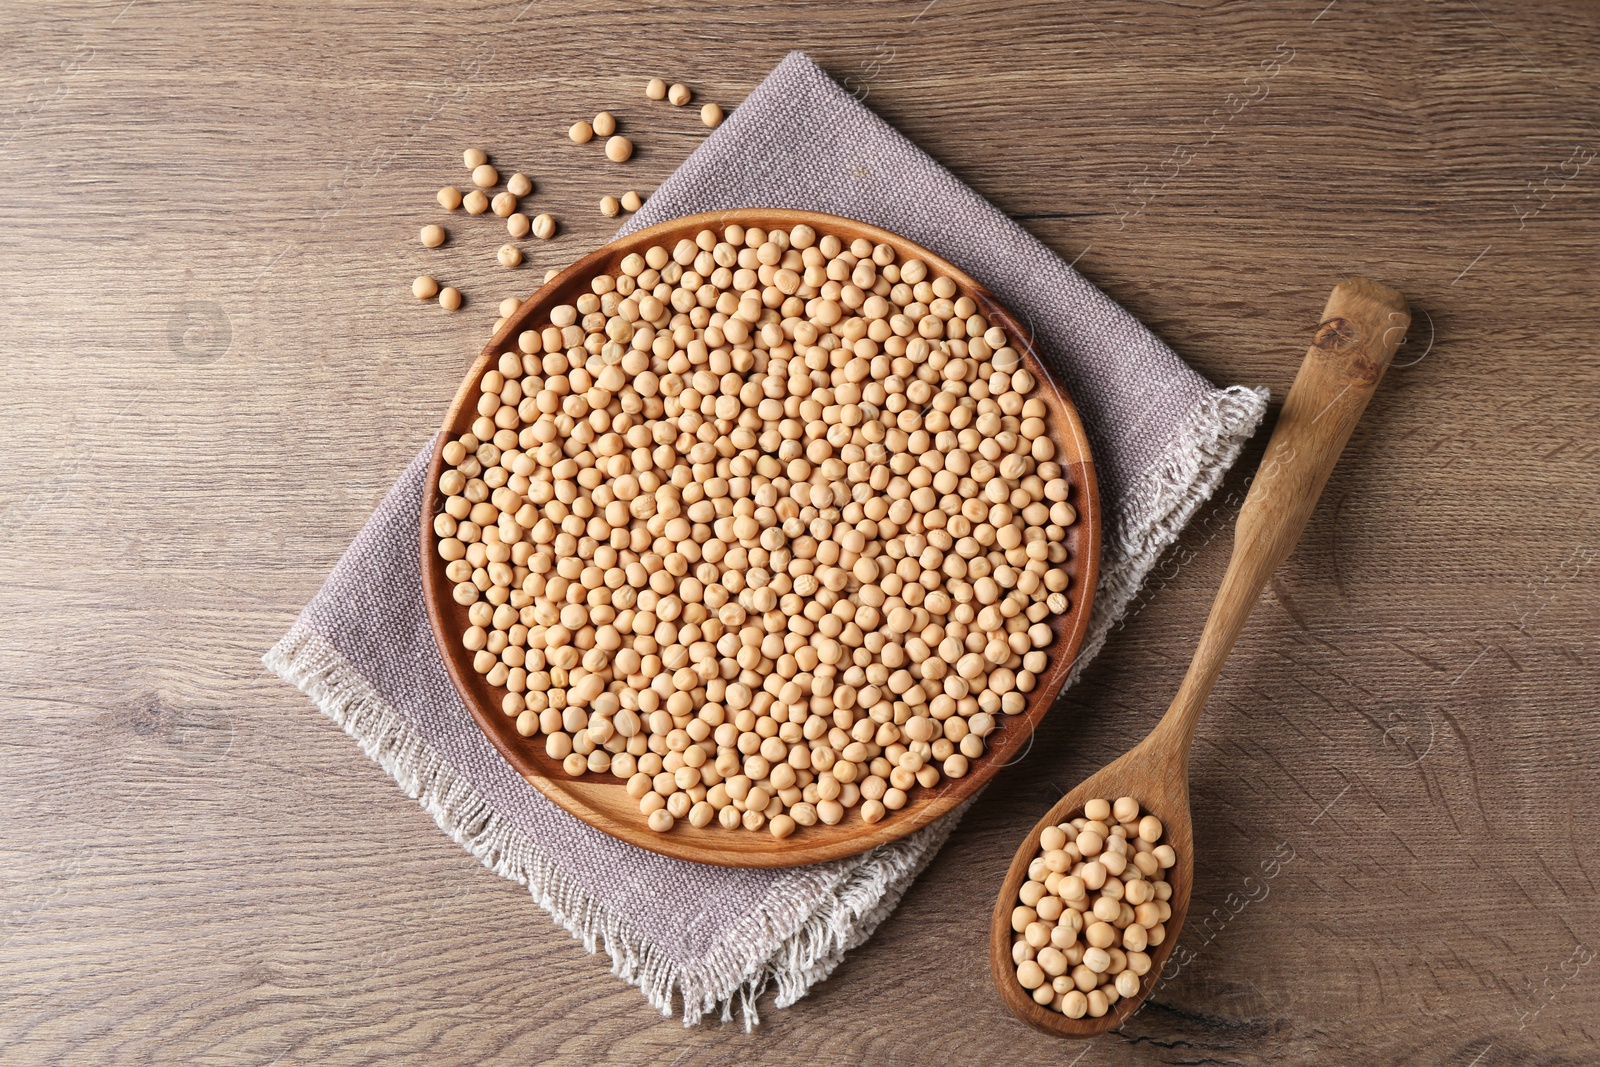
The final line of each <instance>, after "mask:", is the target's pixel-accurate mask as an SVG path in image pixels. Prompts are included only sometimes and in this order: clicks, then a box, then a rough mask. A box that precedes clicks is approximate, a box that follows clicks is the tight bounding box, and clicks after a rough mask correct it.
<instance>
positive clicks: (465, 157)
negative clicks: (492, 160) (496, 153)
mask: <svg viewBox="0 0 1600 1067" xmlns="http://www.w3.org/2000/svg"><path fill="white" fill-rule="evenodd" d="M461 162H463V163H465V164H466V165H467V169H468V170H477V169H478V168H479V167H481V166H483V165H484V164H485V163H487V162H489V154H488V153H487V152H485V151H484V150H483V149H481V148H469V149H467V150H466V151H465V152H463V153H461Z"/></svg>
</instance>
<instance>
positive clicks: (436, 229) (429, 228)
mask: <svg viewBox="0 0 1600 1067" xmlns="http://www.w3.org/2000/svg"><path fill="white" fill-rule="evenodd" d="M442 244H444V227H443V226H439V225H436V224H434V223H431V222H430V223H429V224H428V225H426V226H424V227H423V228H422V247H424V248H438V247H439V246H440V245H442Z"/></svg>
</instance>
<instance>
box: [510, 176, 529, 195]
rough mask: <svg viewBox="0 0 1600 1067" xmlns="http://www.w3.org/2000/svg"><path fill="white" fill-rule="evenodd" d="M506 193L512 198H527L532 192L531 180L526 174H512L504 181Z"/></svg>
mask: <svg viewBox="0 0 1600 1067" xmlns="http://www.w3.org/2000/svg"><path fill="white" fill-rule="evenodd" d="M506 192H508V193H510V194H511V195H512V196H527V195H528V194H530V193H532V192H533V179H532V178H530V177H528V176H527V175H526V174H521V173H518V174H513V175H512V176H511V177H509V178H507V179H506Z"/></svg>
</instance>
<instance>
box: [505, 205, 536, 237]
mask: <svg viewBox="0 0 1600 1067" xmlns="http://www.w3.org/2000/svg"><path fill="white" fill-rule="evenodd" d="M532 229H533V222H532V220H530V219H529V218H528V216H526V215H524V214H523V213H522V212H520V211H518V212H516V213H514V214H512V215H509V216H507V217H506V232H507V233H509V234H510V235H511V236H513V237H526V236H528V233H529V231H531V230H532Z"/></svg>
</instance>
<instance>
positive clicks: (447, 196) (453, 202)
mask: <svg viewBox="0 0 1600 1067" xmlns="http://www.w3.org/2000/svg"><path fill="white" fill-rule="evenodd" d="M439 206H440V207H442V208H444V209H445V210H446V211H454V210H456V209H457V208H459V207H460V206H461V190H460V189H457V188H456V187H455V186H453V185H447V186H445V187H444V188H443V189H440V190H439Z"/></svg>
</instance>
